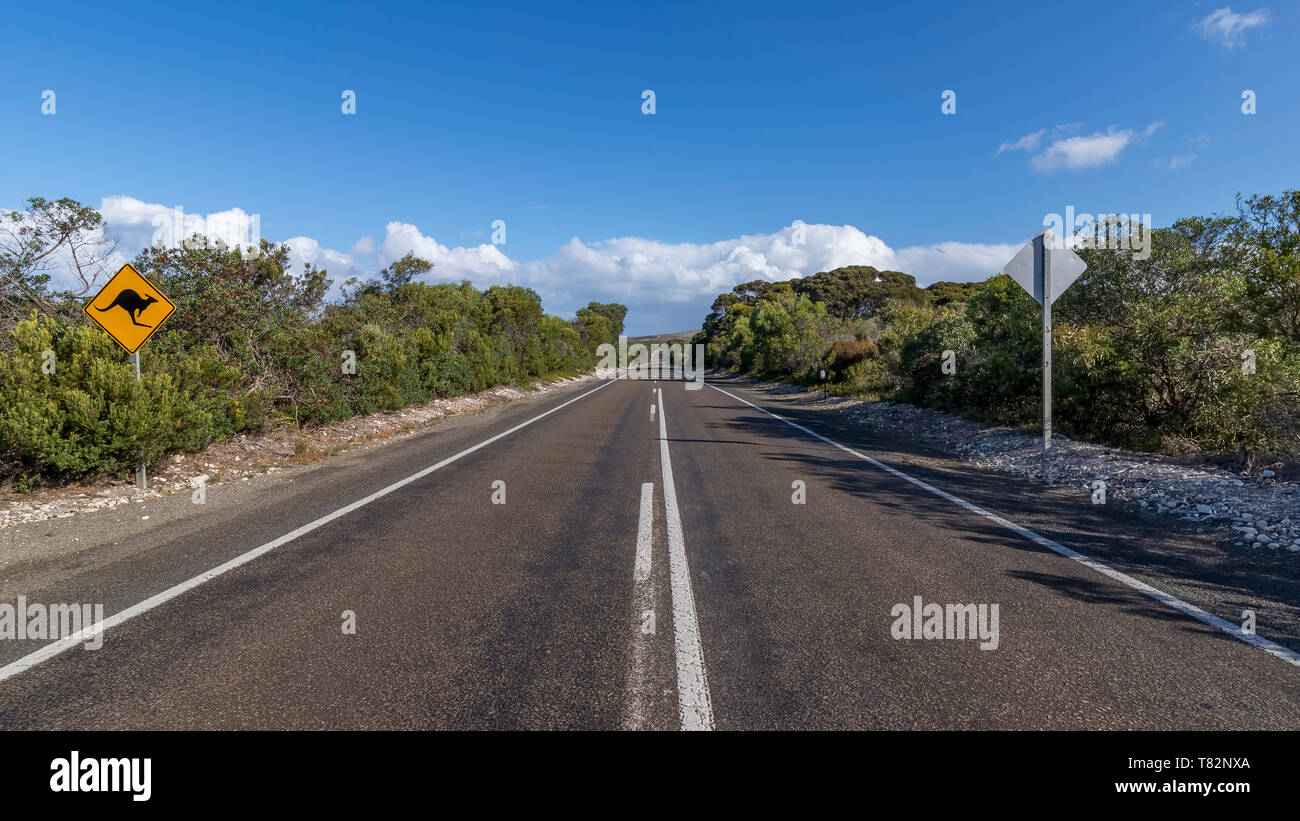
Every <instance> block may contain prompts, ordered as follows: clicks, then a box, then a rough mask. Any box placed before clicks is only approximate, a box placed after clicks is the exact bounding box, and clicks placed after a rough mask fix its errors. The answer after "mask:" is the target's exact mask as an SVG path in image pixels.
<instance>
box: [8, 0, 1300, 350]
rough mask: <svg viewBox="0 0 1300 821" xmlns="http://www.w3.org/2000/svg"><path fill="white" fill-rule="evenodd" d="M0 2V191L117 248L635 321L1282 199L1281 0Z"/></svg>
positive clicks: (1291, 30)
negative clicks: (73, 210)
mask: <svg viewBox="0 0 1300 821" xmlns="http://www.w3.org/2000/svg"><path fill="white" fill-rule="evenodd" d="M0 22H3V30H4V31H5V34H4V35H3V37H4V40H3V48H0V76H3V77H4V81H3V83H0V209H14V208H21V207H22V205H23V203H24V202H25V200H26V199H27V198H28V197H32V196H42V197H46V198H50V199H54V198H59V197H72V198H74V199H77V200H79V201H81V202H83V203H85V204H88V205H92V206H94V207H96V208H98V209H99V210H100V211H101V213H103V215H104V217H105V218H106V220H107V223H108V226H109V228H110V230H111V231H113V232H114V233H115V234H116V235H117V236H118V237H119V238H120V240H121V242H120V246H119V248H120V250H119V254H120V255H121V256H122V259H123V260H125V259H129V258H130V257H131V256H133V255H134V252H135V250H136V249H138V248H140V247H143V246H144V245H147V244H150V243H151V242H153V241H157V240H159V239H160V236H161V237H162V241H174V239H175V238H176V237H179V236H181V235H183V234H184V233H185V232H186V231H190V230H200V229H203V230H205V232H206V233H209V234H213V233H218V232H219V231H221V230H226V229H227V228H229V227H230V226H232V225H235V224H241V222H240V221H241V220H242V221H243V222H242V224H243V225H244V227H245V228H246V234H245V235H249V234H250V233H251V231H252V230H253V226H255V227H256V231H257V233H258V234H260V236H261V237H264V238H266V239H269V240H272V241H275V242H286V243H288V244H289V245H290V246H291V248H293V251H294V255H293V259H294V260H295V264H296V265H301V264H302V263H303V262H304V261H308V262H312V263H314V264H317V265H321V266H323V267H325V268H326V269H327V270H328V271H329V273H330V276H331V277H332V278H333V279H335V280H336V283H337V282H341V281H342V280H344V279H346V278H347V277H349V276H361V277H365V276H367V275H369V274H372V273H374V272H375V271H377V270H378V269H380V268H381V267H383V266H384V265H386V264H388V263H389V262H391V261H393V260H395V259H398V258H400V257H401V256H402V255H403V254H405V253H407V252H414V253H416V254H417V255H419V256H423V257H424V258H426V259H429V260H430V261H432V262H433V263H434V265H435V267H434V269H433V271H432V272H431V274H430V275H429V279H430V280H431V281H453V282H458V281H460V280H462V279H469V280H471V281H472V282H474V283H475V284H476V285H478V286H479V287H487V286H488V285H492V284H505V283H510V284H519V285H525V286H528V287H531V288H533V289H534V290H536V291H537V292H538V293H539V294H540V295H541V297H542V300H543V304H544V306H545V307H546V309H547V310H548V311H549V312H551V313H556V314H560V315H564V316H572V314H573V312H574V311H575V310H576V309H577V308H579V307H581V306H583V305H585V304H587V303H588V302H589V301H592V300H595V301H601V302H608V301H618V302H622V303H624V304H626V305H628V306H629V308H630V311H629V314H628V318H627V331H628V332H629V333H630V334H634V335H636V334H649V333H658V332H669V331H682V330H689V329H695V328H699V327H700V324H701V322H702V320H703V318H704V316H705V314H706V313H707V312H708V310H709V305H710V304H711V303H712V301H713V299H714V297H715V296H716V295H717V294H718V293H721V292H723V291H727V290H730V289H731V287H732V286H733V285H735V284H737V283H740V282H747V281H750V280H753V279H767V280H782V279H789V278H791V277H795V276H804V275H809V274H813V273H816V272H818V271H824V270H829V269H832V268H835V267H839V266H842V265H853V264H862V265H874V266H876V267H877V268H882V269H894V270H902V271H905V272H907V273H910V274H912V275H914V276H916V277H917V280H918V282H919V283H920V284H922V285H925V284H928V283H930V282H934V281H937V280H944V279H948V280H959V281H964V280H976V279H984V278H986V277H988V276H990V275H992V274H994V273H997V272H998V271H999V270H1000V269H1001V267H1002V265H1003V264H1005V262H1006V261H1007V260H1009V259H1010V258H1011V256H1012V255H1013V254H1014V253H1015V251H1016V250H1017V249H1018V248H1019V246H1020V245H1022V244H1023V243H1024V242H1025V241H1026V240H1027V239H1028V238H1029V237H1031V236H1032V235H1034V234H1035V233H1037V232H1038V230H1040V229H1041V227H1042V226H1043V225H1044V224H1045V220H1047V219H1048V217H1049V215H1053V214H1056V215H1064V214H1065V213H1066V209H1067V208H1073V209H1074V210H1075V211H1076V212H1080V213H1095V214H1102V213H1125V214H1150V215H1151V220H1152V221H1153V222H1154V224H1155V225H1156V226H1157V227H1158V226H1164V225H1169V224H1171V223H1172V222H1173V221H1174V220H1176V219H1178V218H1180V217H1184V216H1195V215H1208V214H1211V213H1215V212H1220V213H1223V212H1230V211H1232V210H1233V209H1234V202H1235V198H1236V195H1237V193H1238V192H1240V193H1243V194H1246V195H1249V194H1254V193H1280V192H1281V191H1282V190H1285V189H1288V188H1296V187H1298V185H1297V183H1298V180H1297V171H1298V170H1300V159H1298V157H1300V152H1297V150H1296V145H1297V143H1296V141H1295V135H1296V134H1297V133H1300V72H1297V63H1296V59H1295V46H1294V44H1295V43H1296V42H1300V4H1295V3H1293V2H1288V3H1281V2H1270V3H1268V4H1264V5H1255V4H1254V3H1250V4H1247V5H1244V6H1231V7H1228V6H1225V5H1222V0H1217V1H1216V2H1207V3H1202V2H1186V0H1184V1H1183V2H1143V1H1142V0H1129V2H1124V3H1106V2H1098V3H1090V4H1085V5H1083V6H1074V5H1070V4H1061V3H1050V4H1045V3H1041V2H1040V3H1016V2H1000V3H996V4H987V3H952V4H942V3H927V2H906V3H898V2H890V3H869V2H861V0H859V2H849V3H819V2H801V3H794V4H792V3H770V4H769V3H759V2H753V1H752V0H751V1H750V2H743V3H700V2H690V3H681V4H657V3H648V2H647V3H636V4H631V3H604V4H594V3H593V4H586V3H563V2H554V3H475V4H470V3H460V2H456V3H418V4H417V3H410V4H382V3H374V4H371V3H365V4H363V3H356V2H353V3H347V4H332V3H325V2H319V3H302V4H292V3H275V4H271V3H244V2H226V3H222V4H221V5H220V8H219V9H205V8H203V7H201V6H200V4H188V3H175V2H168V3H158V4H147V3H126V4H119V5H114V6H112V7H111V8H110V7H107V6H104V5H103V4H98V3H96V4H90V3H88V4H84V5H81V4H77V3H63V4H57V5H54V4H39V3H26V4H22V5H18V4H12V3H11V4H6V5H5V6H3V7H0ZM347 91H351V92H353V93H354V95H355V113H345V112H344V108H345V102H346V101H345V99H344V93H345V92H347ZM646 91H652V92H653V103H654V110H653V113H646V109H647V108H648V102H649V101H648V100H647V99H646V97H645V95H644V92H646ZM1247 91H1250V92H1253V95H1252V99H1253V103H1254V113H1253V114H1248V113H1244V111H1243V106H1245V105H1246V103H1248V102H1250V101H1251V100H1246V99H1243V94H1244V93H1245V92H1247ZM48 92H53V94H52V95H50V94H49V93H48ZM946 92H952V94H949V95H946ZM945 97H947V103H948V110H949V111H950V112H951V113H945V110H944V108H945ZM954 104H955V110H954ZM47 111H52V113H46V112H47ZM176 209H180V210H181V213H183V214H184V215H185V218H186V223H182V224H186V229H185V231H181V232H179V233H175V232H172V231H171V230H170V226H172V225H173V224H175V223H174V215H175V214H177V213H178V212H177V210H176ZM253 215H256V220H255V221H254V220H253V218H252V217H253ZM498 220H499V221H500V222H499V223H497V222H496V221H498ZM494 223H496V225H497V226H498V227H497V228H496V229H494ZM502 227H503V230H502ZM494 235H495V236H494ZM494 240H495V242H494ZM115 262H116V260H115Z"/></svg>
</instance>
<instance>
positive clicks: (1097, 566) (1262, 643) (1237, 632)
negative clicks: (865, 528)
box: [709, 385, 1300, 667]
mask: <svg viewBox="0 0 1300 821" xmlns="http://www.w3.org/2000/svg"><path fill="white" fill-rule="evenodd" d="M709 387H710V388H713V389H714V390H715V391H717V392H718V393H721V394H725V395H727V396H730V397H731V398H732V399H735V400H736V401H737V402H744V403H745V404H746V405H749V406H750V407H751V408H754V409H755V410H758V411H762V412H763V413H765V414H767V415H768V416H771V417H772V418H773V419H779V420H781V421H782V422H784V423H786V424H787V425H789V426H791V427H793V428H796V429H798V430H801V431H803V432H804V433H806V434H808V435H809V436H812V437H814V438H816V439H820V440H821V441H823V442H825V443H826V444H828V445H833V446H835V447H837V448H839V449H840V450H842V451H844V452H845V453H850V454H852V455H854V456H856V457H858V458H859V459H862V460H864V461H866V462H868V463H870V464H871V465H873V466H875V467H878V468H880V469H881V470H883V471H886V472H887V473H891V474H893V475H894V476H897V477H898V478H900V479H904V480H906V481H908V482H911V483H912V484H914V485H916V486H917V487H919V488H922V489H923V490H928V491H929V492H930V493H933V494H934V495H936V496H939V497H940V498H943V499H946V500H948V501H950V502H952V503H953V504H956V505H959V506H960V507H963V508H965V509H966V510H969V511H970V512H971V513H975V514H978V515H980V516H983V517H984V518H985V519H988V520H989V521H991V522H994V523H996V524H999V525H1001V526H1002V527H1005V528H1006V529H1008V530H1010V531H1012V532H1013V533H1016V534H1017V535H1020V536H1023V537H1025V538H1026V539H1029V540H1030V541H1032V542H1036V543H1037V544H1040V545H1042V546H1043V547H1046V548H1047V549H1048V550H1051V551H1054V552H1056V553H1059V554H1061V555H1062V556H1065V557H1066V558H1069V559H1073V560H1074V561H1076V562H1078V563H1079V564H1081V565H1084V566H1085V567H1088V568H1091V569H1092V570H1095V571H1097V572H1098V573H1101V574H1102V575H1104V576H1109V577H1110V578H1112V579H1114V580H1115V581H1117V582H1120V583H1122V584H1125V585H1127V586H1128V587H1131V588H1133V589H1134V590H1137V591H1139V592H1141V593H1144V594H1146V595H1147V596H1149V597H1151V598H1153V599H1155V600H1156V601H1158V602H1160V603H1161V604H1165V605H1168V606H1169V607H1172V608H1174V609H1175V610H1177V611H1179V612H1180V613H1183V614H1184V615H1187V616H1191V617H1192V618H1194V619H1196V620H1197V621H1199V622H1202V623H1204V624H1208V625H1209V626H1211V627H1214V628H1217V629H1219V630H1222V631H1223V632H1224V633H1227V634H1228V635H1229V636H1232V637H1233V638H1235V639H1238V640H1240V641H1244V642H1245V643H1246V644H1249V645H1251V646H1253V647H1256V648H1258V649H1260V650H1263V651H1264V652H1265V653H1268V654H1269V655H1271V656H1273V657H1275V658H1279V659H1281V660H1282V661H1285V662H1287V663H1288V664H1292V665H1295V666H1297V667H1300V653H1296V652H1295V651H1294V650H1291V649H1290V648H1287V647H1283V646H1282V645H1280V644H1278V643H1277V642H1275V641H1269V640H1268V639H1266V638H1264V637H1262V636H1260V635H1258V634H1256V633H1244V632H1242V630H1241V628H1240V627H1238V626H1237V625H1235V624H1233V623H1232V622H1230V621H1227V620H1225V619H1221V618H1219V617H1218V616H1216V615H1214V614H1212V613H1207V612H1206V611H1204V610H1202V609H1201V608H1199V607H1197V606H1196V605H1194V604H1190V603H1188V602H1185V601H1183V600H1182V599H1180V598H1178V597H1176V596H1171V595H1170V594H1168V593H1165V592H1164V591H1162V590H1158V589H1157V588H1154V587H1152V586H1151V585H1149V584H1147V583H1146V582H1144V581H1140V580H1138V579H1135V578H1133V577H1132V576H1129V575H1128V574H1126V573H1121V572H1120V571H1118V570H1115V569H1114V568H1111V567H1109V566H1107V565H1106V564H1104V563H1102V562H1101V561H1099V560H1097V559H1094V558H1092V557H1090V556H1085V555H1083V554H1082V553H1080V552H1078V551H1077V550H1074V549H1072V548H1069V547H1066V546H1065V545H1063V544H1059V543H1058V542H1054V541H1052V540H1051V539H1049V538H1047V537H1046V536H1042V535H1039V534H1038V533H1035V532H1034V531H1032V530H1030V529H1029V528H1027V527H1022V526H1020V525H1018V524H1016V523H1015V522H1012V521H1009V520H1007V519H1004V518H1002V517H1001V516H999V515H997V514H996V513H990V512H989V511H987V510H984V509H983V508H981V507H978V506H976V505H973V504H971V503H970V502H968V501H966V500H965V499H961V498H958V497H956V496H954V495H952V494H951V493H948V492H947V491H944V490H940V489H939V488H937V487H934V486H933V485H930V484H927V483H926V482H923V481H921V480H920V479H917V478H915V477H913V476H909V475H907V474H906V473H904V472H902V471H901V470H898V469H897V468H893V467H890V466H889V465H886V464H885V463H883V462H879V461H877V460H875V459H872V458H871V457H870V456H866V455H864V454H861V453H858V452H857V451H856V450H853V449H852V448H850V447H847V446H845V445H841V444H840V443H839V442H836V441H835V440H834V439H829V438H827V437H825V436H822V435H821V434H820V433H818V432H817V431H814V430H809V429H808V428H806V427H804V426H803V425H800V424H798V423H796V422H791V421H790V420H789V419H786V418H785V417H784V416H780V415H778V414H775V413H773V412H772V411H770V410H767V409H766V408H762V407H759V406H758V405H755V404H754V403H753V402H750V401H749V400H748V399H743V398H741V397H739V396H736V395H735V394H734V393H730V392H728V391H724V390H723V389H722V388H719V387H717V386H716V385H709Z"/></svg>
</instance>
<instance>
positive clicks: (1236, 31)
mask: <svg viewBox="0 0 1300 821" xmlns="http://www.w3.org/2000/svg"><path fill="white" fill-rule="evenodd" d="M1269 19H1270V18H1269V13H1268V9H1256V10H1255V11H1252V12H1250V13H1249V14H1237V13H1236V12H1234V11H1233V10H1232V7H1231V6H1225V7H1223V8H1221V9H1216V10H1215V11H1213V12H1211V13H1210V14H1209V15H1207V16H1206V17H1205V18H1204V19H1203V20H1198V21H1197V22H1196V23H1194V24H1193V25H1192V28H1193V29H1195V30H1196V32H1197V33H1198V34H1200V35H1201V36H1202V37H1204V38H1205V39H1206V40H1210V41H1211V42H1217V43H1218V44H1219V45H1221V46H1223V47H1224V48H1227V49H1232V48H1236V47H1237V46H1244V45H1245V44H1246V32H1247V31H1249V30H1251V29H1253V28H1256V27H1259V26H1264V25H1267V24H1268V22H1269Z"/></svg>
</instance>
